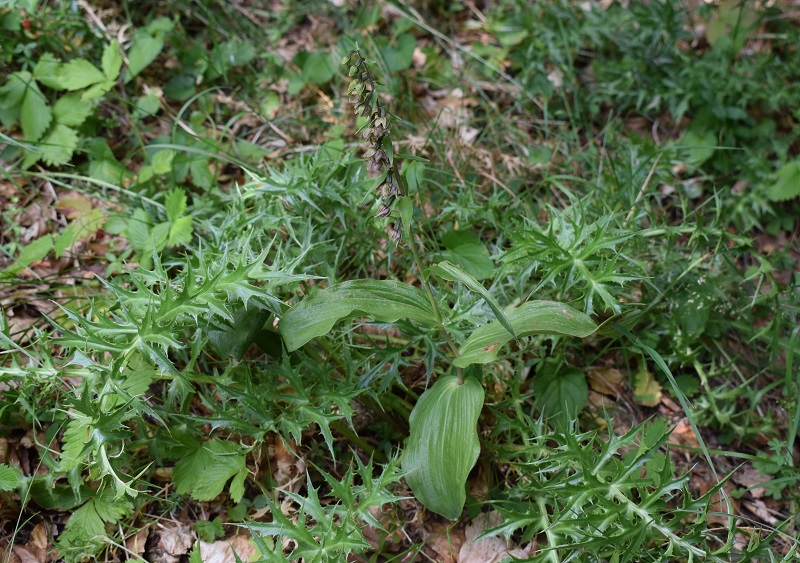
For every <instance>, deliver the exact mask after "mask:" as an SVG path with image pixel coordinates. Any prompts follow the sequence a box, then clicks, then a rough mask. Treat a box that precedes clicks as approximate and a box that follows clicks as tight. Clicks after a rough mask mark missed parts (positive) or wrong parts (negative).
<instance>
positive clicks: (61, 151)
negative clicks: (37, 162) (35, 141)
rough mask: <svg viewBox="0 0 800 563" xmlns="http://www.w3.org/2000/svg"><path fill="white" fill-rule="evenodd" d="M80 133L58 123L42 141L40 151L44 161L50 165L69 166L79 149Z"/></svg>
mask: <svg viewBox="0 0 800 563" xmlns="http://www.w3.org/2000/svg"><path fill="white" fill-rule="evenodd" d="M78 140H79V139H78V133H76V132H75V129H72V128H71V127H67V126H66V125H62V124H61V123H57V124H56V126H55V127H53V129H52V131H50V133H48V134H47V136H46V137H45V138H44V139H42V140H41V146H40V147H39V150H41V152H42V156H41V158H42V160H44V161H45V162H46V163H47V164H50V165H61V164H67V163H68V162H69V161H70V159H71V158H72V155H73V153H74V152H75V149H77V148H78Z"/></svg>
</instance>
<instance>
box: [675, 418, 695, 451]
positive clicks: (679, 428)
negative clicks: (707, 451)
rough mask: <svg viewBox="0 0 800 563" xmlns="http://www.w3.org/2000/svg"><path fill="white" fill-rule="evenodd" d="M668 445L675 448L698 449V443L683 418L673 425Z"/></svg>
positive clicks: (689, 425)
mask: <svg viewBox="0 0 800 563" xmlns="http://www.w3.org/2000/svg"><path fill="white" fill-rule="evenodd" d="M669 443H670V444H674V445H676V446H689V447H690V448H699V447H700V441H699V440H698V439H697V435H696V434H695V433H694V430H692V425H691V424H689V421H688V420H686V419H685V418H684V419H683V420H681V421H680V422H679V423H678V424H676V425H675V429H674V430H673V431H672V433H671V434H670V435H669Z"/></svg>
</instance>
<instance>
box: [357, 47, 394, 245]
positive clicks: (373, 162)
mask: <svg viewBox="0 0 800 563" xmlns="http://www.w3.org/2000/svg"><path fill="white" fill-rule="evenodd" d="M342 65H344V66H348V67H349V70H348V74H349V76H350V77H352V79H353V80H352V81H351V82H350V86H349V88H348V89H347V93H348V95H349V96H350V98H349V99H350V103H351V104H352V105H353V106H354V111H355V114H356V115H359V116H362V117H366V118H367V124H366V125H365V126H364V127H363V128H362V129H361V130H360V134H361V137H362V138H363V139H364V140H365V141H366V142H367V143H368V144H369V148H368V149H367V150H366V152H365V153H364V158H366V159H367V169H368V170H369V172H370V173H371V174H375V175H384V174H385V177H384V180H383V181H382V182H381V184H380V185H379V186H378V190H377V191H378V197H379V198H380V205H379V206H378V213H377V215H376V217H378V218H385V217H389V216H391V214H392V204H393V203H394V202H395V201H396V200H397V198H398V197H403V196H404V195H405V193H403V189H402V187H401V186H402V184H401V182H400V181H399V179H398V178H397V177H396V171H395V167H394V163H393V162H392V157H391V155H390V154H389V152H388V151H387V150H386V148H385V147H391V142H392V140H391V136H390V135H391V127H390V119H389V114H388V112H387V111H386V107H385V106H384V105H383V104H382V103H381V100H380V98H379V97H378V94H377V92H376V89H375V79H374V77H373V76H372V73H371V72H370V69H369V65H368V63H367V60H366V59H365V58H364V57H362V56H361V52H360V51H359V50H358V49H354V50H352V51H350V52H349V53H348V54H347V55H345V56H344V57H343V58H342ZM401 228H402V223H401V221H400V220H399V219H398V220H397V221H395V222H392V223H390V224H389V226H388V227H387V229H386V232H387V233H388V234H389V238H391V239H392V241H393V242H394V243H398V242H399V241H400V238H401V236H402V235H401Z"/></svg>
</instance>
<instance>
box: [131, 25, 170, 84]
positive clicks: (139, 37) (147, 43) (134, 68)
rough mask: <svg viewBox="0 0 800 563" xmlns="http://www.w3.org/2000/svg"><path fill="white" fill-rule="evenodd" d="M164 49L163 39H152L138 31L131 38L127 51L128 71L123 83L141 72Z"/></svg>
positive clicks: (143, 32) (147, 34) (160, 37)
mask: <svg viewBox="0 0 800 563" xmlns="http://www.w3.org/2000/svg"><path fill="white" fill-rule="evenodd" d="M163 48H164V39H163V37H162V36H161V35H159V36H158V37H153V36H152V35H150V34H149V33H147V32H146V31H139V32H138V33H136V35H134V36H133V45H131V48H130V49H129V50H128V70H126V71H125V74H124V76H123V78H124V80H125V82H130V81H131V79H132V78H134V77H135V76H137V75H138V74H139V73H140V72H142V71H143V70H144V69H145V68H146V67H147V65H149V64H150V63H152V62H153V60H154V59H155V58H156V57H157V56H158V54H159V53H160V52H161V49H163Z"/></svg>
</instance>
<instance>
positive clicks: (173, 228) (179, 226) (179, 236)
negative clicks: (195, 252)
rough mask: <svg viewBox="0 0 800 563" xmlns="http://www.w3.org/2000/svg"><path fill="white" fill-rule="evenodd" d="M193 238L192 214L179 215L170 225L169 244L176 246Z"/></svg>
mask: <svg viewBox="0 0 800 563" xmlns="http://www.w3.org/2000/svg"><path fill="white" fill-rule="evenodd" d="M191 240H192V216H191V215H187V216H185V217H179V218H177V219H175V221H173V222H172V223H171V224H170V226H169V235H168V236H167V246H176V245H178V244H181V243H186V242H189V241H191Z"/></svg>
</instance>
